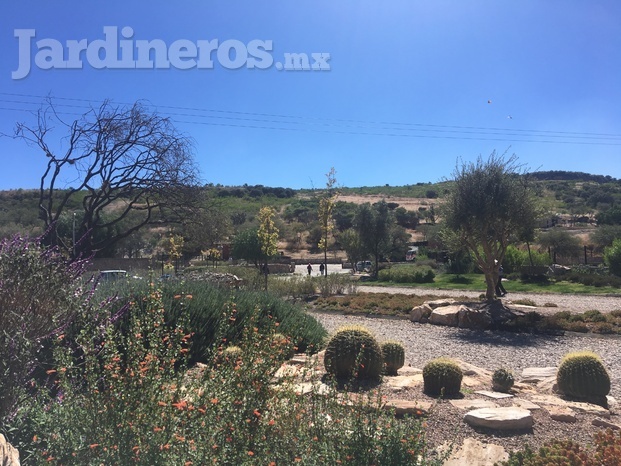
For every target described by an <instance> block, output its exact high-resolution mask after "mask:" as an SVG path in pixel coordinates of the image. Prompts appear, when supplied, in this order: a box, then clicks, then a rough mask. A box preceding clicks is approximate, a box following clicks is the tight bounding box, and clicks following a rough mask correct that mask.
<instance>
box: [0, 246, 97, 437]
mask: <svg viewBox="0 0 621 466" xmlns="http://www.w3.org/2000/svg"><path fill="white" fill-rule="evenodd" d="M85 267H86V262H85V261H74V262H71V261H69V260H67V259H66V258H65V257H64V256H63V255H62V254H61V253H60V252H59V251H58V250H57V249H54V248H46V247H44V246H42V245H41V244H40V242H39V241H38V240H31V239H28V238H22V237H19V236H15V237H13V238H9V239H4V240H2V241H0V425H1V424H2V420H3V419H4V418H5V416H8V415H9V414H11V413H12V411H14V410H16V409H17V408H18V406H17V405H16V402H17V400H18V399H20V398H23V395H24V394H23V393H22V391H23V390H24V389H25V387H26V385H27V384H29V383H30V381H31V379H32V378H33V376H37V377H38V376H39V375H42V376H45V369H47V368H49V367H45V365H46V364H49V363H50V362H51V352H50V350H49V346H50V341H51V340H52V339H53V338H54V337H58V335H61V334H64V333H65V332H66V329H67V327H68V326H69V324H70V323H71V322H72V321H73V320H74V318H75V317H76V316H77V315H78V314H79V313H80V312H81V311H83V310H84V309H86V308H87V307H88V303H89V301H90V289H91V288H92V285H91V283H83V282H82V280H81V276H82V274H83V273H84V270H85Z"/></svg>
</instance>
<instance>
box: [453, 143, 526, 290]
mask: <svg viewBox="0 0 621 466" xmlns="http://www.w3.org/2000/svg"><path fill="white" fill-rule="evenodd" d="M520 169H521V167H520V166H519V165H518V164H517V158H516V157H515V156H511V157H509V158H505V157H504V156H499V155H497V154H496V153H495V152H493V153H492V154H491V155H490V156H489V158H488V159H487V160H486V161H485V160H483V159H482V158H481V157H480V156H479V157H478V158H477V161H476V162H469V163H466V162H464V163H462V164H461V166H460V165H458V166H457V167H456V168H455V171H454V173H453V175H454V180H455V182H454V183H453V185H452V187H451V189H450V191H449V193H448V195H447V197H446V202H445V203H444V204H443V208H442V217H443V219H444V224H445V233H447V234H446V236H447V238H449V239H450V241H448V242H449V243H452V244H454V245H455V246H456V247H455V249H459V247H458V246H465V247H466V248H467V249H468V251H469V252H470V253H471V254H472V256H473V258H474V260H475V262H476V264H477V265H478V267H479V268H480V269H481V270H482V271H483V273H484V274H485V280H486V284H487V291H486V298H487V299H488V300H493V299H494V289H495V285H496V281H497V280H498V264H501V263H502V260H503V258H504V255H505V252H506V249H507V246H508V245H509V241H510V238H512V237H514V236H515V234H516V233H517V234H518V237H520V236H522V237H525V238H526V237H530V236H531V235H532V231H533V230H534V228H535V222H536V219H537V216H538V208H537V204H536V202H535V198H534V196H533V194H532V191H531V189H530V183H529V178H528V176H526V175H525V174H523V172H521V171H520Z"/></svg>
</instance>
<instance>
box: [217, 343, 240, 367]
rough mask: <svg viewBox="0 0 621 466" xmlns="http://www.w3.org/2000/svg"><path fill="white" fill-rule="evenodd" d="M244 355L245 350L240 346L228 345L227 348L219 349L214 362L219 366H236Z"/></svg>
mask: <svg viewBox="0 0 621 466" xmlns="http://www.w3.org/2000/svg"><path fill="white" fill-rule="evenodd" d="M242 355H243V351H242V349H241V348H240V347H239V346H235V345H231V346H227V347H226V348H220V349H219V351H218V352H217V353H216V356H215V358H214V363H215V364H216V365H217V366H220V365H222V364H229V365H231V366H232V367H235V366H237V364H238V363H239V362H240V361H241V359H242Z"/></svg>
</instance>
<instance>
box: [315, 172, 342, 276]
mask: <svg viewBox="0 0 621 466" xmlns="http://www.w3.org/2000/svg"><path fill="white" fill-rule="evenodd" d="M338 195H339V193H338V191H337V189H336V170H335V169H334V167H332V168H331V169H330V171H329V172H328V173H327V174H326V189H325V191H324V193H323V194H322V196H321V197H320V198H319V210H318V213H317V217H318V218H319V226H320V228H321V239H320V240H319V244H318V246H319V249H320V250H322V251H323V264H324V270H325V271H326V274H325V276H326V277H327V276H328V246H329V241H330V235H331V234H332V230H334V219H333V218H332V213H333V211H334V206H335V204H336V199H337V198H338Z"/></svg>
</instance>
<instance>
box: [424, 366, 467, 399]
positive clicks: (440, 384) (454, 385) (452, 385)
mask: <svg viewBox="0 0 621 466" xmlns="http://www.w3.org/2000/svg"><path fill="white" fill-rule="evenodd" d="M462 378H463V374H462V371H461V369H460V368H459V366H458V365H457V363H456V362H455V361H453V360H451V359H447V358H438V359H434V360H433V361H430V362H428V363H427V364H426V365H425V367H424V368H423V384H424V390H425V393H427V394H429V395H435V396H437V395H444V396H451V395H456V394H457V393H459V390H460V389H461V380H462Z"/></svg>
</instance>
